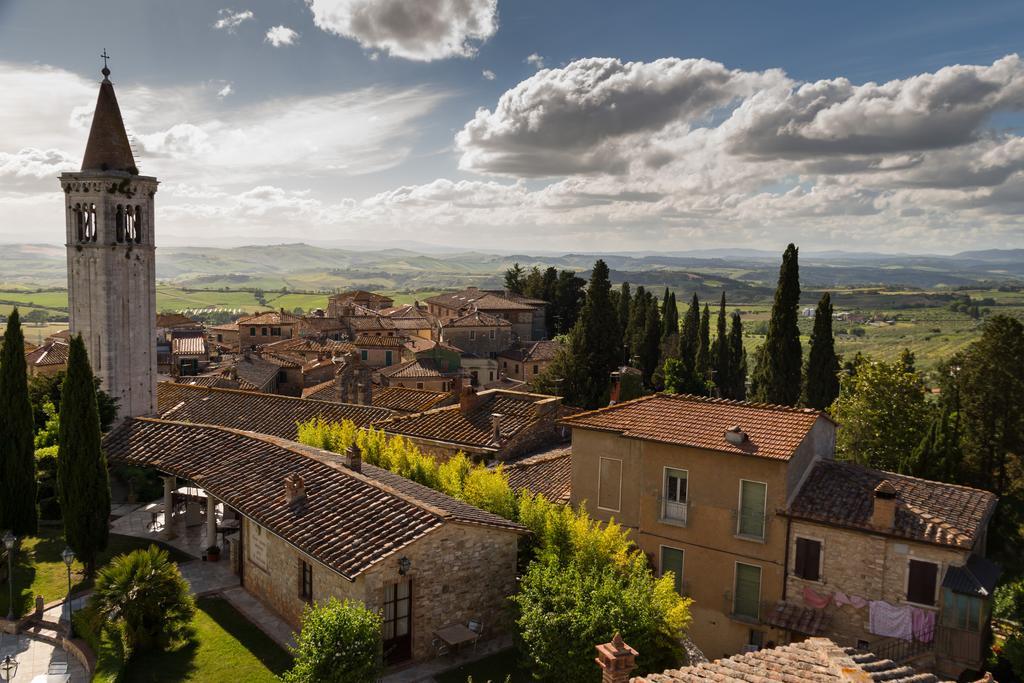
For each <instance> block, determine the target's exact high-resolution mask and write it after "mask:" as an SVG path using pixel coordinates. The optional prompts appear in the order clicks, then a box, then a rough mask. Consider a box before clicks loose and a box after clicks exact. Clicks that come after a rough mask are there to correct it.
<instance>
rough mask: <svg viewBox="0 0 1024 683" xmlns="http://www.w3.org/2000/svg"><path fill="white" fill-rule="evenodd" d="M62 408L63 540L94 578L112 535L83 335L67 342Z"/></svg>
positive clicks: (59, 471) (59, 478)
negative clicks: (98, 558)
mask: <svg viewBox="0 0 1024 683" xmlns="http://www.w3.org/2000/svg"><path fill="white" fill-rule="evenodd" d="M61 406H62V407H63V410H61V413H60V432H59V439H58V449H59V450H58V453H59V454H58V457H57V463H58V465H57V485H58V492H59V498H60V506H61V509H62V510H63V511H64V537H65V538H66V539H67V543H68V545H69V546H70V547H71V549H72V550H74V551H75V555H77V556H78V558H79V559H80V560H81V561H82V563H83V564H84V565H85V568H86V573H87V574H88V575H92V574H93V573H94V572H95V570H96V555H97V553H99V552H100V551H102V550H105V549H106V547H107V538H108V535H109V533H110V527H109V518H110V481H109V478H108V475H107V459H106V456H105V455H104V454H103V449H102V447H101V443H100V420H99V411H98V408H97V405H96V384H95V382H94V381H93V375H92V368H90V366H89V358H88V355H87V354H86V351H85V342H83V341H82V335H77V336H75V337H72V338H71V343H70V348H69V349H68V370H67V374H66V376H65V377H64V386H63V387H62V388H61Z"/></svg>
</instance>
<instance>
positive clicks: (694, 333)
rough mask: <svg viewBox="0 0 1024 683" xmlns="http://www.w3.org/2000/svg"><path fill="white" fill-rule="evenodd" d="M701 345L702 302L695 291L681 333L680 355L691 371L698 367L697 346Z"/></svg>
mask: <svg viewBox="0 0 1024 683" xmlns="http://www.w3.org/2000/svg"><path fill="white" fill-rule="evenodd" d="M699 345H700V302H699V301H698V300H697V294H696V293H694V295H693V299H691V300H690V307H689V308H688V309H687V311H686V317H685V318H683V328H682V331H681V332H680V334H679V357H680V359H681V360H682V361H683V363H684V364H686V365H687V366H688V367H689V369H690V371H691V372H693V371H694V370H696V368H697V347H698V346H699Z"/></svg>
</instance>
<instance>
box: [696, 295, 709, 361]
mask: <svg viewBox="0 0 1024 683" xmlns="http://www.w3.org/2000/svg"><path fill="white" fill-rule="evenodd" d="M696 367H697V376H698V377H700V378H701V379H704V380H706V379H707V378H708V374H709V373H710V371H711V312H710V311H709V310H708V305H707V304H704V314H703V315H701V317H700V337H699V339H698V340H697V363H696Z"/></svg>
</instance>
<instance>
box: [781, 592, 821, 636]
mask: <svg viewBox="0 0 1024 683" xmlns="http://www.w3.org/2000/svg"><path fill="white" fill-rule="evenodd" d="M830 621H831V619H830V618H829V615H828V614H826V613H825V610H823V609H815V608H813V607H807V606H805V605H798V604H796V603H795V602H787V601H785V600H780V601H778V602H777V603H775V607H774V608H773V609H772V611H771V612H769V613H768V615H767V616H766V617H765V623H766V624H769V625H771V626H774V627H775V628H781V629H783V630H786V631H796V632H797V633H803V634H804V635H808V636H816V635H818V634H820V633H822V632H823V631H824V630H825V629H826V628H827V627H828V625H829V623H830Z"/></svg>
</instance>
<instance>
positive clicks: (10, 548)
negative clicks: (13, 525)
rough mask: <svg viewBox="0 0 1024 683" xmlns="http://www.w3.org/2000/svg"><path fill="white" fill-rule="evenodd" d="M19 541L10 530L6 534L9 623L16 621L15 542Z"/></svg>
mask: <svg viewBox="0 0 1024 683" xmlns="http://www.w3.org/2000/svg"><path fill="white" fill-rule="evenodd" d="M16 540H18V539H16V538H15V537H14V534H12V533H11V531H10V529H8V530H7V531H6V532H5V533H4V547H5V548H7V586H8V588H9V589H10V596H9V598H8V603H7V621H14V542H15V541H16Z"/></svg>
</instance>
